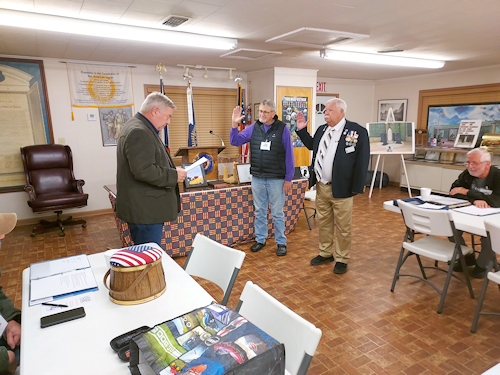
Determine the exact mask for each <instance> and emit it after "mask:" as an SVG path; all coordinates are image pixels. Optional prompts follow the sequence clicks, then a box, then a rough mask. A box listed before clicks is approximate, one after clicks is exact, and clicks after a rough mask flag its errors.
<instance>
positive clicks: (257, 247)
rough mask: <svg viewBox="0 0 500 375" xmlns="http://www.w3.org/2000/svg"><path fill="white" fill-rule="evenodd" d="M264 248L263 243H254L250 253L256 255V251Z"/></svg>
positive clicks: (264, 244)
mask: <svg viewBox="0 0 500 375" xmlns="http://www.w3.org/2000/svg"><path fill="white" fill-rule="evenodd" d="M264 246H266V243H265V242H264V243H260V242H256V243H254V244H253V245H252V247H251V248H250V251H252V252H254V253H256V252H257V251H259V250H260V249H262V248H263V247H264Z"/></svg>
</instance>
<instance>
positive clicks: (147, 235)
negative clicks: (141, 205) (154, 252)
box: [128, 223, 163, 246]
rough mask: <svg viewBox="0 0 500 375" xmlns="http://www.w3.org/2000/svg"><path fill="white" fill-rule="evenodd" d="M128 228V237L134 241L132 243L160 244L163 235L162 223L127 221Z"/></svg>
mask: <svg viewBox="0 0 500 375" xmlns="http://www.w3.org/2000/svg"><path fill="white" fill-rule="evenodd" d="M128 227H129V228H130V237H132V241H134V245H140V244H142V243H148V242H155V243H157V244H158V246H161V238H162V236H163V223H161V224H134V223H128Z"/></svg>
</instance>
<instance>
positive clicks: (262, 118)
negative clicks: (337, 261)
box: [230, 99, 295, 256]
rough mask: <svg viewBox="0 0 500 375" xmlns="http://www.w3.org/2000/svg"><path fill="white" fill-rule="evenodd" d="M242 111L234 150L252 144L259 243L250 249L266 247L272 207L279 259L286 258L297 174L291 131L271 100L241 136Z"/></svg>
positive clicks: (234, 123)
mask: <svg viewBox="0 0 500 375" xmlns="http://www.w3.org/2000/svg"><path fill="white" fill-rule="evenodd" d="M241 113H242V111H241V107H236V108H234V110H233V116H232V128H231V133H230V141H231V144H232V145H233V146H241V145H243V144H245V143H247V142H250V174H251V175H252V194H253V203H254V207H255V239H256V242H255V243H254V244H253V245H252V247H251V248H250V250H251V251H253V252H257V251H259V250H260V249H262V248H263V247H264V246H266V238H267V234H268V229H267V207H268V205H269V204H270V205H271V216H272V217H273V221H274V236H275V239H276V244H277V245H278V246H277V250H276V255H277V256H285V255H286V251H287V249H286V237H285V215H284V213H283V207H284V206H285V194H286V193H288V192H289V191H290V189H291V188H292V178H293V175H294V171H295V157H294V155H293V146H292V137H291V134H290V129H288V127H287V126H286V124H285V123H284V122H281V121H280V120H278V116H277V115H276V104H275V103H274V102H273V101H272V100H271V99H265V100H263V101H262V102H261V103H260V105H259V120H258V121H256V122H255V123H254V124H252V125H249V126H247V127H246V128H245V129H243V130H242V131H241V132H238V124H239V123H240V122H241V120H242V119H243V116H242V115H241Z"/></svg>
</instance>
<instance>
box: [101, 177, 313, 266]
mask: <svg viewBox="0 0 500 375" xmlns="http://www.w3.org/2000/svg"><path fill="white" fill-rule="evenodd" d="M306 187H307V180H305V179H300V180H293V181H292V191H291V192H290V193H289V194H287V195H286V198H285V207H284V213H285V234H288V233H290V232H291V231H292V230H294V229H295V226H296V225H297V221H298V220H299V214H300V210H301V208H302V202H303V201H304V194H305V191H306ZM104 188H105V189H106V190H107V191H108V192H109V200H110V201H111V206H112V207H113V210H115V197H116V186H115V185H106V186H104ZM181 199H182V203H181V212H180V213H179V216H177V219H176V220H175V221H172V222H166V223H164V224H163V238H162V241H161V247H162V248H163V249H164V250H165V251H166V252H167V254H168V255H170V256H171V257H173V258H175V257H178V256H185V255H187V254H188V253H189V249H190V248H191V244H192V242H193V237H194V235H195V234H196V233H202V234H203V235H205V236H207V237H209V238H211V239H212V240H214V241H217V242H219V243H221V244H223V245H226V246H235V245H239V244H242V243H246V242H250V241H252V240H253V239H254V238H255V234H254V226H253V223H254V214H253V212H254V206H253V197H252V189H251V186H250V185H244V186H236V187H230V188H224V189H218V190H213V189H212V190H204V191H194V192H187V193H182V194H181ZM115 219H116V226H117V228H118V231H119V233H120V239H121V240H122V244H123V246H124V247H125V246H132V239H131V237H130V230H129V228H128V224H127V223H126V222H124V221H122V220H120V219H118V218H116V217H115ZM268 229H269V237H272V236H274V227H273V223H272V218H271V215H270V213H269V214H268Z"/></svg>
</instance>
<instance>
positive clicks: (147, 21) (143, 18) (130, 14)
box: [118, 10, 168, 28]
mask: <svg viewBox="0 0 500 375" xmlns="http://www.w3.org/2000/svg"><path fill="white" fill-rule="evenodd" d="M167 13H168V12H167ZM167 13H165V14H167ZM164 19H165V15H164V14H161V15H159V14H153V13H143V12H136V11H132V10H127V11H126V12H125V13H124V14H123V15H122V16H121V17H120V19H119V21H118V22H119V23H123V24H127V25H137V26H144V27H154V28H158V27H163V26H162V25H161V21H162V20H164Z"/></svg>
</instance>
